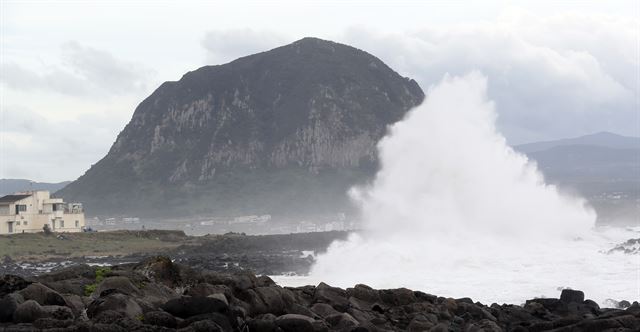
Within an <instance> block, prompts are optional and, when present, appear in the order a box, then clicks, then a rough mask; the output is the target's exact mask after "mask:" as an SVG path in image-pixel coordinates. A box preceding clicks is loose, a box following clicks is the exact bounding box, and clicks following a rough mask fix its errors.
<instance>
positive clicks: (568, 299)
mask: <svg viewBox="0 0 640 332" xmlns="http://www.w3.org/2000/svg"><path fill="white" fill-rule="evenodd" d="M560 301H562V302H564V303H567V304H568V303H574V302H575V303H582V302H583V301H584V292H582V291H579V290H573V289H563V290H562V293H561V294H560Z"/></svg>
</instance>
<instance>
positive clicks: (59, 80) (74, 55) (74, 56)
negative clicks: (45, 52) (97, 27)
mask: <svg viewBox="0 0 640 332" xmlns="http://www.w3.org/2000/svg"><path fill="white" fill-rule="evenodd" d="M62 63H63V65H61V66H58V65H50V66H48V67H46V68H44V69H41V70H40V71H38V70H36V69H32V68H25V67H24V66H21V65H19V64H16V63H11V62H10V63H3V64H2V67H1V70H2V78H0V81H1V82H2V83H4V84H5V85H6V86H7V87H10V88H13V89H18V90H27V91H30V90H42V91H52V92H56V93H61V94H66V95H72V96H96V95H123V94H128V93H132V92H140V91H144V90H145V88H146V85H145V84H146V82H147V81H148V80H149V78H150V77H151V76H152V75H153V71H151V70H150V69H147V68H145V67H144V66H141V65H139V64H135V63H131V62H127V61H123V60H120V59H118V58H116V57H114V56H113V55H112V54H110V53H109V52H106V51H103V50H98V49H94V48H91V47H86V46H82V45H80V44H79V43H77V42H69V43H66V44H64V45H62Z"/></svg>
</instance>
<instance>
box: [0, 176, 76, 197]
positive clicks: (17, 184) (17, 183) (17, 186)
mask: <svg viewBox="0 0 640 332" xmlns="http://www.w3.org/2000/svg"><path fill="white" fill-rule="evenodd" d="M69 183H71V181H65V182H60V183H46V182H33V181H31V180H25V179H0V196H4V195H9V194H13V193H15V192H18V191H27V190H48V191H50V192H52V193H54V192H56V191H58V190H60V189H62V188H64V186H66V185H68V184H69Z"/></svg>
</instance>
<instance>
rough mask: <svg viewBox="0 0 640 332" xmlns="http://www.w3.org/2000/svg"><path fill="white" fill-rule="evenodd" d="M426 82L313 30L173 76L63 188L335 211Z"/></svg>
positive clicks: (114, 204) (118, 199) (113, 207)
mask: <svg viewBox="0 0 640 332" xmlns="http://www.w3.org/2000/svg"><path fill="white" fill-rule="evenodd" d="M423 99H424V93H423V91H422V90H421V89H420V87H419V86H418V84H417V83H416V82H415V81H414V80H411V79H409V78H406V77H402V76H400V75H398V73H396V72H395V71H393V70H392V69H391V68H389V67H388V66H387V65H386V64H384V63H383V62H382V61H380V59H378V58H376V57H374V56H373V55H371V54H369V53H367V52H364V51H362V50H359V49H356V48H353V47H350V46H347V45H343V44H338V43H334V42H331V41H326V40H321V39H316V38H304V39H302V40H299V41H296V42H294V43H292V44H289V45H285V46H282V47H278V48H276V49H273V50H270V51H267V52H263V53H259V54H254V55H250V56H247V57H243V58H240V59H237V60H235V61H232V62H230V63H228V64H224V65H219V66H206V67H202V68H200V69H197V70H195V71H192V72H189V73H187V74H185V75H184V76H183V77H182V78H181V79H180V80H179V81H177V82H165V83H163V84H162V85H161V86H160V87H158V89H157V90H156V91H154V92H153V93H152V94H151V95H150V96H149V97H148V98H146V99H145V100H144V101H143V102H142V103H140V105H139V106H138V107H137V108H136V110H135V112H134V114H133V117H132V119H131V121H130V122H129V124H127V126H126V127H125V128H124V130H123V131H122V132H121V133H120V134H119V135H118V138H117V140H116V142H115V143H114V144H113V146H112V147H111V149H110V151H109V153H108V154H107V155H106V156H105V157H104V158H103V159H102V160H100V161H99V162H98V163H96V164H95V165H94V166H92V167H91V169H89V170H88V171H87V172H86V173H85V174H84V175H83V176H81V177H80V178H79V179H78V180H77V181H74V182H73V183H71V184H69V185H68V186H67V187H65V188H64V189H63V190H61V191H60V192H59V193H58V195H61V196H63V197H65V198H66V199H67V200H78V201H82V202H84V203H85V207H86V210H87V211H88V213H89V214H111V215H127V214H135V215H139V216H158V217H163V216H164V217H167V216H188V215H198V214H200V215H202V214H207V215H208V214H213V215H223V216H224V215H247V214H262V213H268V214H272V215H283V214H297V215H300V216H307V215H310V214H315V213H320V214H322V213H336V212H340V211H344V209H346V208H348V204H349V200H348V199H347V197H346V194H345V193H346V191H347V190H348V189H349V188H350V187H351V186H352V185H354V184H356V183H359V182H362V181H366V180H367V179H369V178H370V177H371V176H373V174H375V171H376V170H377V156H376V144H377V142H378V140H379V139H380V138H382V137H383V136H384V134H385V132H386V128H387V126H388V125H389V124H391V123H394V122H396V121H398V120H400V119H401V118H402V117H403V116H404V115H405V113H406V112H407V111H408V110H409V109H411V108H412V107H414V106H416V105H418V104H420V103H421V102H422V100H423Z"/></svg>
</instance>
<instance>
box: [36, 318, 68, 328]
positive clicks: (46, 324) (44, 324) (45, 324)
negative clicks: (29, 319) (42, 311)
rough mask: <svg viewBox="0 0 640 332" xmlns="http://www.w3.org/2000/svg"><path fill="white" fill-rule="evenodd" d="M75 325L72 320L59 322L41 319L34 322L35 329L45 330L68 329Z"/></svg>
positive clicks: (57, 320) (51, 319)
mask: <svg viewBox="0 0 640 332" xmlns="http://www.w3.org/2000/svg"><path fill="white" fill-rule="evenodd" d="M71 325H73V320H72V319H65V320H59V319H54V318H39V319H36V320H35V321H34V322H33V326H34V327H35V328H38V329H41V330H45V329H66V328H68V327H70V326H71Z"/></svg>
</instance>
